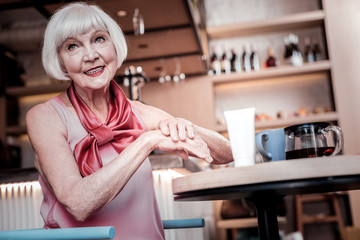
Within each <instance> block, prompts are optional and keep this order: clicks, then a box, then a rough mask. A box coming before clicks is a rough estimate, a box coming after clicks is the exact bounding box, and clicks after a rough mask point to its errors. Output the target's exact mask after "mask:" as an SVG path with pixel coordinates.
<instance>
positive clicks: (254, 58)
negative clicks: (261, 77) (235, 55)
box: [250, 45, 260, 72]
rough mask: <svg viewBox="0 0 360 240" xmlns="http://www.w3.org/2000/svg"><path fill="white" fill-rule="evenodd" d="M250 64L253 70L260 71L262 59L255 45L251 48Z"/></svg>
mask: <svg viewBox="0 0 360 240" xmlns="http://www.w3.org/2000/svg"><path fill="white" fill-rule="evenodd" d="M250 64H251V70H253V71H255V72H257V71H259V70H260V58H259V54H258V52H257V50H256V47H255V46H254V45H252V46H251V53H250Z"/></svg>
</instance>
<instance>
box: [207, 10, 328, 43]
mask: <svg viewBox="0 0 360 240" xmlns="http://www.w3.org/2000/svg"><path fill="white" fill-rule="evenodd" d="M324 16H325V14H324V11H323V10H317V11H311V12H304V13H296V14H291V15H286V16H281V17H276V18H272V19H264V20H259V21H251V22H244V23H237V24H228V25H221V26H209V27H207V29H206V31H207V33H208V35H209V37H210V38H211V39H217V38H230V37H235V36H244V35H247V36H248V35H255V34H263V33H269V32H274V31H283V30H293V29H296V28H305V27H314V26H316V25H320V24H322V23H323V21H324Z"/></svg>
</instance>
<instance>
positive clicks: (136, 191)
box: [39, 97, 164, 240]
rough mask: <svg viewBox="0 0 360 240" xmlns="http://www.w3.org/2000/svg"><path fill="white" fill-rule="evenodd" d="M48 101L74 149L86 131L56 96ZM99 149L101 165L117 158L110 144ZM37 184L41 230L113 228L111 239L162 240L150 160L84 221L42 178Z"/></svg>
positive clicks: (134, 107) (137, 114)
mask: <svg viewBox="0 0 360 240" xmlns="http://www.w3.org/2000/svg"><path fill="white" fill-rule="evenodd" d="M49 102H50V103H51V105H52V106H53V107H54V109H55V110H56V111H57V113H58V114H59V116H60V118H61V120H62V121H63V123H64V125H65V127H66V128H67V131H68V142H69V145H70V147H71V149H72V150H74V147H75V145H76V143H77V142H79V141H80V140H81V139H82V138H84V137H85V136H86V135H87V132H86V130H85V129H84V127H83V126H82V125H81V123H80V121H79V120H78V119H77V118H75V117H74V116H73V115H72V113H71V112H70V110H69V109H68V108H67V107H66V105H65V104H64V103H63V102H62V100H61V99H60V98H59V97H55V98H52V99H50V100H49ZM130 103H131V107H132V111H133V112H134V114H135V115H136V117H137V118H138V119H139V121H140V122H141V123H142V125H144V124H143V122H142V120H141V118H140V116H139V113H138V112H137V109H136V106H135V105H134V104H133V103H132V102H130ZM99 150H100V155H101V158H102V161H103V165H106V164H107V163H109V162H110V161H111V160H112V159H114V158H115V156H117V155H118V153H117V152H116V151H115V149H114V148H113V147H112V145H111V144H110V143H108V144H105V145H103V146H101V147H100V148H99ZM39 182H40V185H41V187H42V191H43V196H44V199H43V202H42V205H41V209H40V213H41V216H42V217H43V219H44V222H45V226H44V228H69V227H95V226H113V227H114V228H115V231H116V234H115V238H114V239H121V240H138V239H139V240H140V239H154V240H155V239H156V240H157V239H164V230H163V226H162V223H161V218H160V214H159V209H158V205H157V202H156V196H155V192H154V186H153V181H152V169H151V165H150V161H149V159H146V160H145V161H144V162H143V163H142V164H141V166H140V167H139V168H138V170H137V171H136V172H135V173H134V175H133V176H132V177H131V179H130V180H129V181H128V183H127V184H126V185H125V187H124V188H123V190H121V192H120V193H119V194H118V195H117V196H116V198H115V199H114V200H113V201H112V202H111V203H110V204H109V205H108V206H106V207H105V208H103V209H101V210H100V211H99V212H97V213H95V214H94V215H93V216H91V217H90V218H88V219H87V220H85V221H84V222H79V221H76V220H75V219H74V218H73V217H72V216H71V215H70V214H69V212H68V211H67V210H66V209H65V207H64V206H63V205H62V204H61V203H60V202H59V201H58V200H57V199H56V197H55V196H54V194H53V193H52V192H51V190H50V188H49V187H48V185H47V184H46V182H45V181H44V179H43V178H42V177H41V176H40V177H39ZM69 194H71V193H69Z"/></svg>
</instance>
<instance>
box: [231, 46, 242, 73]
mask: <svg viewBox="0 0 360 240" xmlns="http://www.w3.org/2000/svg"><path fill="white" fill-rule="evenodd" d="M230 66H231V71H232V72H237V73H239V72H241V61H240V58H239V56H238V55H237V54H236V52H235V50H234V49H231V59H230Z"/></svg>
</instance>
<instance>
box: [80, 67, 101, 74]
mask: <svg viewBox="0 0 360 240" xmlns="http://www.w3.org/2000/svg"><path fill="white" fill-rule="evenodd" d="M103 69H104V67H97V68H94V69H91V70H89V71H87V72H84V73H85V74H88V75H93V74H96V73H98V72H100V71H102V70H103Z"/></svg>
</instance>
